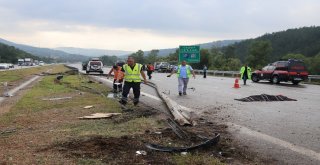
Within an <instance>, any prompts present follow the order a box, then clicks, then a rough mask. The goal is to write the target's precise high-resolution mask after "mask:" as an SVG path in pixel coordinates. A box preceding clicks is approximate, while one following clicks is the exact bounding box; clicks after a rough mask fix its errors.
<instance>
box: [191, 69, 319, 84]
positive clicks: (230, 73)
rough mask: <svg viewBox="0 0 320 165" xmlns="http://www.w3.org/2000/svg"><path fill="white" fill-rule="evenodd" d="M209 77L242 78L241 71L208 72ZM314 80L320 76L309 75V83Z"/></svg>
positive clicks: (198, 71)
mask: <svg viewBox="0 0 320 165" xmlns="http://www.w3.org/2000/svg"><path fill="white" fill-rule="evenodd" d="M194 72H195V73H196V74H203V70H194ZM207 75H213V76H231V77H240V73H239V71H219V70H207ZM312 80H320V75H309V76H308V82H309V83H310V82H311V81H312Z"/></svg>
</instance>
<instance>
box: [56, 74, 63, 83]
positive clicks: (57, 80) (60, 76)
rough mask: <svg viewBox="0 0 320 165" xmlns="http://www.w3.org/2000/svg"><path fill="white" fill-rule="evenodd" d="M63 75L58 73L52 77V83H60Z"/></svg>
mask: <svg viewBox="0 0 320 165" xmlns="http://www.w3.org/2000/svg"><path fill="white" fill-rule="evenodd" d="M62 78H63V75H58V76H57V77H56V78H55V79H54V83H55V84H61V82H60V80H62Z"/></svg>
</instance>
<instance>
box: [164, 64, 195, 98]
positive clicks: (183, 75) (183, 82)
mask: <svg viewBox="0 0 320 165" xmlns="http://www.w3.org/2000/svg"><path fill="white" fill-rule="evenodd" d="M175 72H176V73H177V77H178V82H179V85H178V91H179V96H182V94H183V95H187V88H188V82H189V78H190V77H191V75H192V77H193V78H196V75H195V73H194V71H193V69H192V67H191V66H190V65H187V62H186V61H182V63H181V65H179V66H177V67H175V69H174V70H173V71H172V72H171V74H169V75H168V76H167V77H171V75H173V74H174V73H175Z"/></svg>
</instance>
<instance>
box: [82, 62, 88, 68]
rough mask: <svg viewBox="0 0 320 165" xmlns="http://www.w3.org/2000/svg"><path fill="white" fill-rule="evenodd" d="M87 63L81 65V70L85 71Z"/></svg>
mask: <svg viewBox="0 0 320 165" xmlns="http://www.w3.org/2000/svg"><path fill="white" fill-rule="evenodd" d="M87 66H88V61H87V62H83V63H82V70H87Z"/></svg>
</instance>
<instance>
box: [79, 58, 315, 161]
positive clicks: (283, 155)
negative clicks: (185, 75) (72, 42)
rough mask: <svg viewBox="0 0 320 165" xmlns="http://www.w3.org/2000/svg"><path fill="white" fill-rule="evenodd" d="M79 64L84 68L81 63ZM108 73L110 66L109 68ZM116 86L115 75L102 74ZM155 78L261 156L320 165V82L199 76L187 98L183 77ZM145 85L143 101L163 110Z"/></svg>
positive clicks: (179, 100) (164, 89)
mask: <svg viewBox="0 0 320 165" xmlns="http://www.w3.org/2000/svg"><path fill="white" fill-rule="evenodd" d="M73 66H75V67H77V68H79V69H81V64H74V65H73ZM105 72H107V70H105ZM100 80H101V81H104V82H107V83H109V84H110V86H111V79H109V80H107V79H106V78H105V77H103V78H100ZM151 81H152V82H154V83H156V84H157V85H158V86H159V88H160V90H161V91H162V92H165V93H167V94H168V95H169V97H170V98H171V99H173V100H174V101H176V102H177V103H178V104H180V105H183V106H186V107H188V108H191V109H192V110H193V111H194V112H195V113H197V114H198V115H199V116H208V115H209V116H210V117H211V118H213V119H214V120H215V121H216V122H218V123H223V124H227V125H228V126H229V127H228V128H229V131H230V133H232V134H233V135H234V138H235V139H236V140H237V141H238V142H240V143H241V144H243V146H244V147H247V148H249V149H250V150H252V151H255V152H257V153H258V155H259V156H261V157H263V158H267V159H272V160H275V162H276V163H275V164H308V165H312V164H315V165H316V164H317V165H319V164H320V86H317V85H305V84H301V85H298V86H294V85H291V84H280V85H272V84H270V83H269V82H260V83H252V82H249V83H248V85H246V86H243V85H242V82H240V86H241V88H239V89H234V88H233V84H234V78H226V77H211V76H209V77H207V78H206V79H204V78H202V76H201V75H198V76H197V77H196V79H190V82H189V88H194V89H195V90H192V89H189V90H188V95H187V96H178V92H177V85H178V80H177V78H176V77H175V76H172V77H170V78H168V77H166V74H163V73H154V74H153V78H152V80H151ZM141 87H142V92H143V93H142V97H141V101H143V102H146V103H148V104H150V105H152V106H154V107H158V108H161V107H163V104H162V103H161V101H160V99H159V98H158V97H157V95H156V93H155V91H154V90H153V89H152V88H150V87H148V86H146V85H143V84H142V85H141ZM260 94H269V95H280V94H281V95H284V96H287V97H289V98H292V99H296V100H297V101H284V102H239V101H236V100H234V99H239V98H244V97H248V96H251V95H260Z"/></svg>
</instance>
